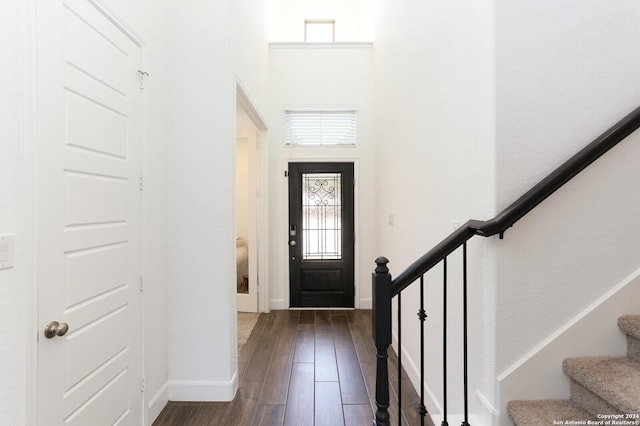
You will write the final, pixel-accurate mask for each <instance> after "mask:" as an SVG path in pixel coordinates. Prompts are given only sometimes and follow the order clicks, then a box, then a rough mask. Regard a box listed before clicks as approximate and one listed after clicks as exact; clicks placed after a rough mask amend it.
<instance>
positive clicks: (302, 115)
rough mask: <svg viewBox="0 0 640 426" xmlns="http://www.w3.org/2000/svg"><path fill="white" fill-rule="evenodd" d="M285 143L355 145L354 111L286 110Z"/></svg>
mask: <svg viewBox="0 0 640 426" xmlns="http://www.w3.org/2000/svg"><path fill="white" fill-rule="evenodd" d="M285 114H286V120H287V123H286V136H285V141H286V144H287V145H355V144H356V111H355V110H345V111H293V110H287V111H285Z"/></svg>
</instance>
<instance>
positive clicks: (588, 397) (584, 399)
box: [571, 380, 619, 416]
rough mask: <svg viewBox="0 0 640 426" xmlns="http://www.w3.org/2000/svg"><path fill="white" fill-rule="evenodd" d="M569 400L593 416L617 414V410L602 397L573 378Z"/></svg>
mask: <svg viewBox="0 0 640 426" xmlns="http://www.w3.org/2000/svg"><path fill="white" fill-rule="evenodd" d="M571 400H572V401H573V402H574V403H575V404H576V405H578V406H579V407H580V408H582V409H583V410H585V411H587V412H589V413H591V414H592V415H593V416H597V415H598V414H619V413H618V411H617V410H616V409H615V408H614V407H612V406H611V405H609V404H608V403H607V402H606V401H605V400H604V399H602V398H600V397H599V396H598V395H596V394H595V393H593V392H591V391H590V390H589V389H587V388H585V387H584V386H582V385H581V384H580V383H578V382H576V381H575V380H571Z"/></svg>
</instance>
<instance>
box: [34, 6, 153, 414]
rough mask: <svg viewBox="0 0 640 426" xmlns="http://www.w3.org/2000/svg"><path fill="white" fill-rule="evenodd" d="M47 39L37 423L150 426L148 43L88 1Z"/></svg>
mask: <svg viewBox="0 0 640 426" xmlns="http://www.w3.org/2000/svg"><path fill="white" fill-rule="evenodd" d="M36 37H37V77H36V78H37V92H36V93H37V147H36V152H37V154H36V155H37V158H36V162H37V164H36V170H37V177H36V180H37V183H36V185H37V205H36V209H37V211H36V216H37V233H36V235H37V245H38V249H37V254H38V305H39V306H38V308H39V313H38V324H39V327H40V331H39V337H38V352H37V356H38V373H37V377H38V379H37V386H38V390H37V404H38V407H37V419H38V422H37V423H38V425H40V426H45V425H46V426H51V425H54V426H56V425H63V424H64V425H75V426H87V425H91V426H99V425H105V426H106V425H140V424H141V422H142V409H141V405H142V404H141V388H140V380H141V371H142V368H141V367H142V366H141V318H140V292H139V287H138V282H139V278H140V270H141V269H140V268H141V267H140V229H141V227H140V190H139V176H140V170H141V147H142V141H141V134H142V132H141V113H140V109H141V90H140V80H139V78H140V77H139V75H138V69H139V68H140V60H141V51H140V47H139V46H138V45H136V43H134V42H133V41H132V40H131V39H130V38H129V37H127V35H125V33H124V32H123V31H121V30H120V29H119V27H118V26H116V25H115V24H114V23H113V21H112V20H111V19H109V18H107V16H106V14H103V13H102V12H101V11H100V10H99V9H98V8H97V6H95V3H94V2H90V1H88V0H64V1H62V0H38V1H37V2H36ZM54 321H55V322H57V323H58V324H60V325H58V326H56V323H55V322H54ZM67 325H68V330H67ZM47 326H48V327H49V331H50V335H49V336H48V337H47V336H46V334H47V333H45V332H44V331H45V328H46V327H47Z"/></svg>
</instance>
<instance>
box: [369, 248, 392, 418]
mask: <svg viewBox="0 0 640 426" xmlns="http://www.w3.org/2000/svg"><path fill="white" fill-rule="evenodd" d="M388 263H389V260H388V259H387V258H385V257H379V258H377V259H376V265H377V267H376V270H375V272H374V273H373V276H372V285H373V289H372V294H373V315H372V318H373V341H374V343H375V345H376V359H377V367H376V406H377V407H378V409H377V411H376V418H375V420H374V421H373V425H374V426H387V425H390V424H391V420H390V417H389V366H388V364H387V358H388V354H387V349H388V348H389V345H391V274H389V268H387V264H388Z"/></svg>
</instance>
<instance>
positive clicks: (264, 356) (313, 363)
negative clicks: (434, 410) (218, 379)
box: [153, 310, 432, 426]
mask: <svg viewBox="0 0 640 426" xmlns="http://www.w3.org/2000/svg"><path fill="white" fill-rule="evenodd" d="M389 352H390V356H389V369H390V371H389V376H390V377H389V378H390V382H391V392H390V393H391V406H390V408H389V411H390V414H391V424H393V425H398V422H399V418H398V404H397V397H396V395H397V378H398V373H397V358H396V356H395V354H393V351H392V350H390V351H389ZM375 362H376V356H375V347H374V345H373V342H372V339H371V311H363V310H355V311H328V310H324V311H322V310H318V311H272V312H271V313H268V314H262V315H260V318H259V319H258V322H257V324H256V326H255V328H254V329H253V332H252V333H251V336H249V339H248V340H247V343H246V344H245V345H244V346H243V347H242V350H241V351H240V354H239V357H238V370H239V371H238V375H239V377H240V378H241V379H240V382H239V389H238V392H237V394H236V396H235V398H234V400H233V401H231V402H173V401H170V402H169V403H168V404H167V406H166V407H165V408H164V410H163V411H162V413H160V415H159V416H158V418H157V419H156V421H155V422H154V423H153V426H178V425H179V426H214V425H215V426H218V425H230V426H236V425H237V426H240V425H247V426H249V425H250V426H260V425H264V426H279V425H296V426H307V425H309V426H314V425H315V426H324V425H326V426H340V425H345V426H364V425H367V426H368V425H371V424H372V421H373V416H374V414H373V413H374V410H375V369H376V364H375ZM401 386H402V399H403V409H402V411H401V414H402V422H401V423H402V424H406V425H419V424H420V417H419V415H418V414H417V410H416V407H417V406H418V405H419V397H418V395H417V394H416V392H415V390H414V388H413V386H412V385H411V383H410V382H409V379H408V377H407V376H406V374H405V373H404V372H403V374H402V380H401ZM426 424H432V423H431V420H430V419H429V416H427V419H426Z"/></svg>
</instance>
